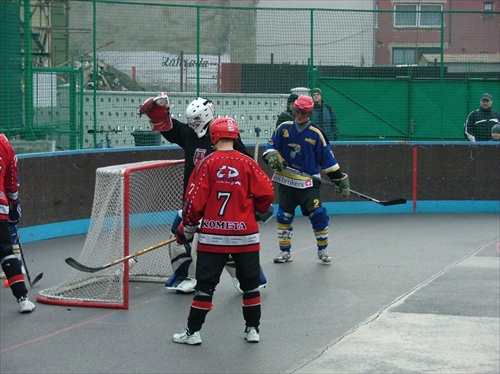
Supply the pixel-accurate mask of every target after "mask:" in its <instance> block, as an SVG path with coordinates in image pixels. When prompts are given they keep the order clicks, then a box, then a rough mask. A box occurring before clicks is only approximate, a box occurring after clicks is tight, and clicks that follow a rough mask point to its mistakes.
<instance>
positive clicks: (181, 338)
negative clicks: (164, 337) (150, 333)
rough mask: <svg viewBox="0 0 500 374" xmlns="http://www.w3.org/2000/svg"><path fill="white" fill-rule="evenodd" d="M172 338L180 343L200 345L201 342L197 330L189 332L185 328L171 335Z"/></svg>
mask: <svg viewBox="0 0 500 374" xmlns="http://www.w3.org/2000/svg"><path fill="white" fill-rule="evenodd" d="M172 340H173V341H174V342H175V343H180V344H189V345H200V344H201V337H200V332H199V331H196V332H193V333H189V331H188V330H186V331H184V332H182V333H180V334H174V335H173V336H172Z"/></svg>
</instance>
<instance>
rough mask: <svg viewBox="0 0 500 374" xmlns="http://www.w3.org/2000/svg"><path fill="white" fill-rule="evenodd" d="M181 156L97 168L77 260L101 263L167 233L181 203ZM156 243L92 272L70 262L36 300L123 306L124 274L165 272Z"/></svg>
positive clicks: (149, 277) (166, 261)
mask: <svg viewBox="0 0 500 374" xmlns="http://www.w3.org/2000/svg"><path fill="white" fill-rule="evenodd" d="M183 175H184V160H176V161H146V162H138V163H133V164H124V165H115V166H108V167H103V168H98V169H97V171H96V182H95V192H94V203H93V206H92V215H91V218H90V224H89V230H88V233H87V237H86V239H85V244H84V247H83V250H82V252H81V253H80V257H79V258H78V262H80V263H82V264H85V265H87V266H90V267H98V266H103V265H105V264H109V263H111V262H113V261H116V260H117V259H120V258H123V257H125V256H128V255H129V254H132V253H135V252H137V251H139V250H142V249H145V248H148V247H151V246H152V245H154V244H157V243H160V242H163V241H165V240H166V239H168V238H169V237H170V235H171V232H170V230H171V226H172V222H173V220H174V218H175V215H176V214H177V211H178V210H179V209H180V208H181V206H182V198H183V196H182V192H183ZM168 252H169V251H168V248H167V247H162V248H159V249H156V250H154V251H151V252H148V253H146V254H144V255H141V256H139V257H137V258H136V261H134V260H128V261H124V262H122V263H119V264H117V265H115V266H111V267H109V268H106V269H104V270H101V271H98V272H95V273H85V272H81V271H79V270H76V269H72V268H70V269H71V270H70V271H71V272H70V274H69V275H68V277H67V279H66V280H65V281H64V282H63V283H61V284H59V285H57V286H54V287H51V288H48V289H45V290H42V291H40V292H39V294H38V296H37V300H38V301H40V302H42V303H47V304H56V305H70V306H88V307H101V308H121V309H128V305H129V280H133V281H150V282H151V281H153V282H155V281H157V282H164V281H165V280H166V279H167V278H168V277H169V276H170V275H171V274H172V267H171V265H170V256H169V254H168Z"/></svg>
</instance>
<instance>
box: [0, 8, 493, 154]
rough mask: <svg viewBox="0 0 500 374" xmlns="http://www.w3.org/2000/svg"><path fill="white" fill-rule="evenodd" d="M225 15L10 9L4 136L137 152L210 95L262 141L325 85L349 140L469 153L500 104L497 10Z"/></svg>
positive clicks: (4, 51) (218, 11)
mask: <svg viewBox="0 0 500 374" xmlns="http://www.w3.org/2000/svg"><path fill="white" fill-rule="evenodd" d="M180 3H182V1H180ZM189 3H190V4H193V2H189ZM219 3H220V2H210V1H203V2H199V4H200V5H176V4H173V2H167V1H165V2H161V3H160V2H139V1H136V2H133V1H110V0H95V1H83V0H81V1H76V0H74V1H73V0H72V1H50V2H48V1H41V0H33V1H16V0H12V1H2V2H0V18H1V19H0V31H1V43H0V85H1V87H2V89H1V93H0V104H1V107H2V110H1V111H0V131H1V132H4V133H6V134H7V136H8V137H9V138H10V139H11V140H12V141H13V142H14V143H15V146H16V147H17V148H16V151H18V153H23V152H33V151H40V150H42V151H43V150H46V151H52V150H66V149H82V148H96V147H108V146H112V147H130V146H135V145H139V144H137V143H136V141H135V140H136V139H135V137H134V135H132V134H133V133H134V134H137V131H140V130H148V129H149V124H148V122H147V120H146V119H144V118H138V116H137V112H138V108H139V107H140V105H141V103H142V102H143V101H144V100H146V99H147V98H148V97H151V96H154V95H155V94H156V93H157V92H159V91H167V92H168V93H169V96H170V99H171V103H172V105H173V106H172V114H173V115H174V116H176V118H179V119H181V120H183V119H184V111H185V108H186V106H187V104H188V103H189V102H190V101H192V100H193V99H195V98H196V97H197V96H204V97H208V98H210V99H212V100H213V101H214V103H215V105H216V114H217V115H230V116H233V117H235V119H236V120H237V121H238V123H239V124H240V128H241V129H242V136H243V140H244V141H245V142H248V143H252V142H254V141H255V137H256V134H255V129H256V128H257V127H258V128H259V129H261V130H262V131H263V134H261V136H262V135H264V136H266V134H267V135H268V134H269V133H270V132H271V131H273V129H274V127H275V123H276V120H277V117H278V115H279V114H280V113H281V112H282V111H283V110H284V109H285V106H286V99H287V97H288V95H289V94H290V93H291V92H292V91H293V92H300V93H306V94H311V89H312V88H314V87H320V88H321V89H322V91H323V99H324V100H325V102H327V103H329V104H331V105H332V106H333V108H334V110H335V112H336V115H337V117H338V120H339V127H340V134H339V138H338V140H342V141H351V140H358V141H365V140H366V141H368V140H370V141H373V140H375V141H378V140H396V141H420V140H421V141H427V140H432V141H464V140H466V139H465V138H464V135H463V124H464V121H465V118H466V116H467V114H468V113H469V112H470V111H472V110H474V109H477V108H478V107H479V99H480V96H481V95H482V94H483V93H484V92H489V93H490V94H491V95H492V96H493V98H494V104H493V107H494V108H498V103H500V85H499V80H500V43H499V41H498V22H499V19H500V13H499V12H495V11H494V10H489V9H488V10H485V9H482V6H483V2H477V3H478V4H479V7H478V9H477V10H467V11H465V10H463V11H462V10H456V9H455V10H449V9H448V8H449V5H448V3H445V2H443V3H437V2H435V1H432V2H429V4H425V3H423V2H419V3H418V4H412V3H413V2H409V3H408V4H406V3H405V4H402V3H401V4H400V3H396V4H392V2H387V1H386V2H382V1H381V2H379V4H380V5H379V7H378V8H377V9H350V10H344V9H342V10H340V9H288V8H264V7H260V6H259V2H255V1H251V0H248V1H240V2H238V5H241V6H238V7H234V6H233V7H229V6H227V7H225V6H218V5H217V4H219ZM389 3H390V5H387V4H389ZM233 4H234V2H233ZM89 130H90V132H92V133H89ZM106 140H107V141H106ZM16 142H17V143H16ZM35 144H38V145H39V147H38V148H37V147H35ZM157 144H168V143H166V142H165V140H163V139H161V140H158V139H156V138H155V141H154V144H152V145H157ZM140 145H143V143H141V144H140Z"/></svg>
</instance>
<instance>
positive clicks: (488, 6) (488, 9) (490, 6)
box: [483, 1, 494, 12]
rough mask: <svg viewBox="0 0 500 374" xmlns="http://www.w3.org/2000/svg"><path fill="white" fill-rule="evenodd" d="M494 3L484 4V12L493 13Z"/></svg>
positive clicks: (486, 2)
mask: <svg viewBox="0 0 500 374" xmlns="http://www.w3.org/2000/svg"><path fill="white" fill-rule="evenodd" d="M493 4H494V3H493V2H492V1H485V2H484V3H483V10H484V11H485V12H493V10H494V8H493Z"/></svg>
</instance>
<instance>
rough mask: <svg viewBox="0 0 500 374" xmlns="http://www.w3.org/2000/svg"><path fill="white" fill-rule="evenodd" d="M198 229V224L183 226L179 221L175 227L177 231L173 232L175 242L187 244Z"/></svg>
mask: <svg viewBox="0 0 500 374" xmlns="http://www.w3.org/2000/svg"><path fill="white" fill-rule="evenodd" d="M196 230H198V226H184V223H181V224H180V225H179V227H177V231H176V232H175V238H176V239H177V243H179V244H187V243H191V242H192V241H193V237H194V234H195V233H196Z"/></svg>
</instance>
